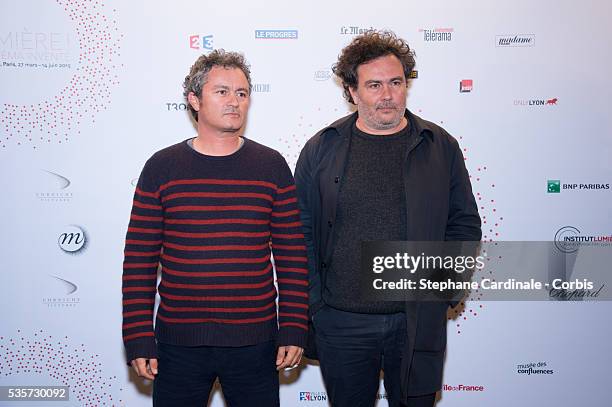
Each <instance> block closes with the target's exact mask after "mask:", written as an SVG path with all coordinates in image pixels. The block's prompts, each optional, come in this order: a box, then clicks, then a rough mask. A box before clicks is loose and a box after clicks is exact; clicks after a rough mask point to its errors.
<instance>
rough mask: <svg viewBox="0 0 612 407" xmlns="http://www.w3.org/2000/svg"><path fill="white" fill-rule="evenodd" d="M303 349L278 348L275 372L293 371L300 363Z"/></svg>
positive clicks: (293, 347) (294, 347) (295, 347)
mask: <svg viewBox="0 0 612 407" xmlns="http://www.w3.org/2000/svg"><path fill="white" fill-rule="evenodd" d="M303 353H304V348H300V347H299V346H279V347H278V353H277V354H276V370H281V369H285V368H290V369H293V368H294V367H296V366H297V365H298V363H300V360H301V359H302V354H303Z"/></svg>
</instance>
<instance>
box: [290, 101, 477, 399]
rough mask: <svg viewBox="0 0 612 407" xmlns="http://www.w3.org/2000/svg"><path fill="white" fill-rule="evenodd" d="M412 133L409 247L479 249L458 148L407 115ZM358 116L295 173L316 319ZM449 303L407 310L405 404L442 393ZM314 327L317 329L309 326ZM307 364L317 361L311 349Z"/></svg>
mask: <svg viewBox="0 0 612 407" xmlns="http://www.w3.org/2000/svg"><path fill="white" fill-rule="evenodd" d="M405 116H406V118H407V119H408V121H409V123H410V124H411V125H413V126H414V131H412V132H411V134H412V135H411V137H412V138H411V140H410V142H409V145H408V149H407V151H406V159H405V160H404V162H403V163H401V164H402V165H403V167H404V170H403V174H404V179H403V181H404V189H405V191H406V220H407V225H408V230H407V231H406V232H407V240H410V241H445V240H449V241H452V240H460V241H479V240H480V239H481V235H482V234H481V229H480V216H479V215H478V208H477V206H476V201H475V199H474V195H473V193H472V187H471V184H470V179H469V175H468V173H467V170H466V168H465V163H464V158H463V154H462V153H461V150H460V148H459V144H458V143H457V140H455V139H454V138H453V137H452V136H451V135H449V134H448V133H447V132H446V131H445V130H444V129H442V128H441V127H439V126H437V125H435V124H433V123H431V122H428V121H426V120H423V119H421V118H420V117H418V116H416V115H414V114H412V113H411V112H409V111H408V110H406V113H405ZM356 120H357V113H353V114H351V115H349V116H346V117H343V118H341V119H339V120H338V121H336V122H335V123H333V124H331V125H330V126H328V127H326V128H324V129H323V130H321V131H319V132H318V133H317V134H315V135H314V136H313V137H312V138H311V139H310V140H308V142H307V143H306V145H305V146H304V148H303V149H302V152H301V153H300V157H299V159H298V162H297V166H296V169H295V182H296V185H297V190H298V200H299V207H300V211H301V217H302V223H303V225H304V236H305V238H306V245H307V250H308V271H309V287H310V293H309V296H310V297H309V298H310V314H311V315H314V314H315V313H316V312H317V311H318V310H319V309H320V308H321V305H322V285H323V282H324V280H325V272H326V265H327V264H329V263H330V258H331V255H332V253H333V251H334V245H335V241H334V236H335V233H334V227H335V220H336V208H337V203H338V193H339V190H340V181H341V178H342V176H343V175H344V171H345V167H346V162H347V155H348V151H349V144H350V141H351V128H352V126H353V124H354V123H355V121H356ZM447 308H448V303H443V302H423V303H416V302H407V303H406V319H407V338H408V340H407V341H406V348H405V352H404V356H403V359H402V396H403V397H406V396H416V395H421V394H428V393H433V392H435V391H437V390H439V389H440V388H441V386H442V367H443V364H444V352H445V349H446V311H447ZM311 327H312V325H311ZM309 350H310V352H307V356H308V357H311V358H316V356H315V355H313V352H312V350H311V349H309Z"/></svg>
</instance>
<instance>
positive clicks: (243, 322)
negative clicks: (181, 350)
mask: <svg viewBox="0 0 612 407" xmlns="http://www.w3.org/2000/svg"><path fill="white" fill-rule="evenodd" d="M271 253H272V254H273V260H274V265H275V269H276V276H277V283H278V315H277V306H276V302H275V300H276V297H277V290H276V288H275V286H274V272H273V267H272V258H271ZM160 265H161V281H160V283H159V286H157V287H156V285H157V273H158V267H159V266H160ZM156 292H158V293H159V296H160V304H159V308H158V311H157V317H156V321H155V328H153V309H154V303H155V294H156ZM307 293H308V274H307V269H306V248H305V243H304V236H303V234H302V230H301V222H300V216H299V213H298V206H297V200H296V191H295V185H294V181H293V176H292V175H291V171H290V169H289V167H288V166H287V163H286V162H285V160H284V158H283V157H282V156H281V155H280V154H279V153H278V152H276V151H274V150H272V149H270V148H268V147H265V146H263V145H261V144H258V143H256V142H254V141H252V140H248V139H245V142H244V144H243V146H242V148H240V149H239V150H238V151H236V152H235V153H233V154H231V155H229V156H223V157H213V156H206V155H203V154H200V153H198V152H197V151H195V150H193V149H192V148H191V147H190V146H189V145H188V144H187V142H181V143H179V144H176V145H174V146H171V147H168V148H166V149H164V150H161V151H159V152H157V153H156V154H154V155H153V156H152V157H151V158H150V159H149V160H148V161H147V163H146V164H145V166H144V168H143V170H142V174H141V176H140V179H139V180H138V186H137V187H136V192H135V194H134V202H133V207H132V213H131V217H130V224H129V228H128V232H127V237H126V245H125V260H124V263H123V340H124V343H125V348H126V353H127V358H128V361H129V360H133V359H135V358H138V357H143V358H155V357H157V353H156V345H155V339H157V340H158V341H160V342H163V343H170V344H176V345H183V346H200V345H209V346H245V345H251V344H256V343H260V342H264V341H268V340H273V339H275V338H277V339H278V343H279V345H281V346H285V345H297V346H301V347H303V346H304V345H305V342H306V334H307V329H308V328H307V325H308V324H307V313H308V294H307Z"/></svg>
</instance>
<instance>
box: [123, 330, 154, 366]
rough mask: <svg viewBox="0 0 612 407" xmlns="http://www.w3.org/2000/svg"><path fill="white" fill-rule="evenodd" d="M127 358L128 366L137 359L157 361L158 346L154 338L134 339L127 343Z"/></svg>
mask: <svg viewBox="0 0 612 407" xmlns="http://www.w3.org/2000/svg"><path fill="white" fill-rule="evenodd" d="M125 356H126V358H127V364H128V365H129V364H131V363H132V360H134V359H137V358H145V359H157V344H156V343H155V338H154V337H152V336H149V337H146V338H138V339H133V340H131V341H128V342H126V343H125Z"/></svg>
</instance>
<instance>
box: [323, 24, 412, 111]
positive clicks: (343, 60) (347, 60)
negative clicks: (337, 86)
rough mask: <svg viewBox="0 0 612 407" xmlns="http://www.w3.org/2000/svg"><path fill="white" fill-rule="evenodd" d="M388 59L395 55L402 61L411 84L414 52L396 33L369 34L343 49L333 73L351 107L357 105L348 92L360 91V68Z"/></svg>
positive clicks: (360, 36)
mask: <svg viewBox="0 0 612 407" xmlns="http://www.w3.org/2000/svg"><path fill="white" fill-rule="evenodd" d="M386 55H395V56H396V57H397V59H399V60H400V62H401V64H402V67H403V68H404V77H405V79H406V82H408V79H409V78H410V73H411V72H412V70H413V69H414V65H415V61H414V52H413V51H412V50H411V49H410V47H409V46H408V43H407V42H406V41H405V40H403V39H401V38H398V37H397V36H396V35H395V33H394V32H393V31H388V30H368V31H366V32H365V33H363V34H361V35H359V36H357V37H355V38H354V39H353V41H351V43H350V44H349V45H347V46H346V47H344V49H342V51H341V53H340V55H339V56H338V62H337V63H336V64H334V66H333V67H332V70H333V72H334V74H336V76H337V77H338V78H340V80H341V81H342V87H343V88H344V97H345V98H346V100H348V101H349V103H352V104H355V101H354V100H353V97H352V96H351V93H350V92H349V88H353V89H355V88H357V83H358V82H359V78H358V77H357V68H358V67H359V65H361V64H364V63H366V62H370V61H372V60H374V59H376V58H380V57H383V56H386Z"/></svg>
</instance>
